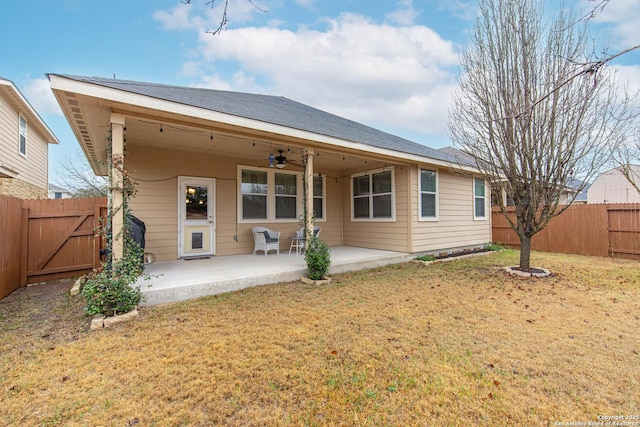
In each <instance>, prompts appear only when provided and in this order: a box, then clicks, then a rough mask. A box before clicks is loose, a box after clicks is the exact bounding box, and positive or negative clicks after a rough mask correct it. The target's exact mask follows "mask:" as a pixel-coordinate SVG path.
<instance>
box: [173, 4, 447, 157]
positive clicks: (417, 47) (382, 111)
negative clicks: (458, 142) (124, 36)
mask: <svg viewBox="0 0 640 427" xmlns="http://www.w3.org/2000/svg"><path fill="white" fill-rule="evenodd" d="M405 4H408V5H409V6H410V2H408V3H405ZM323 23H324V27H323V28H322V29H309V28H305V27H301V28H299V29H298V30H296V31H290V30H286V29H278V28H269V27H260V28H257V27H244V28H239V29H230V30H228V31H224V32H223V33H222V34H220V35H219V36H217V37H211V36H210V35H207V34H200V37H199V48H198V49H197V51H198V52H199V54H200V57H199V58H191V59H192V61H191V62H190V63H187V64H185V66H184V67H183V72H184V73H185V75H193V76H195V75H200V76H201V77H200V79H199V80H200V82H199V83H198V85H201V86H206V87H211V88H217V89H225V90H238V91H247V92H259V93H269V94H274V95H282V96H287V97H289V98H291V99H294V100H296V101H299V102H304V103H306V104H309V105H312V106H314V107H316V108H320V109H323V110H326V111H329V112H331V113H334V114H338V115H341V116H344V117H347V118H349V119H352V120H356V121H359V122H362V123H366V124H369V125H372V126H374V127H378V128H381V129H383V130H384V129H389V130H391V129H405V130H407V131H408V132H410V133H411V134H423V140H422V141H420V140H418V141H417V142H424V143H426V144H427V145H429V144H430V141H429V140H427V136H425V135H432V136H434V137H438V138H440V139H442V137H443V136H444V135H446V117H447V110H448V105H449V99H450V93H451V90H452V88H453V86H454V85H455V75H456V73H457V69H456V66H457V63H458V56H457V53H456V52H455V50H454V46H453V44H452V43H451V42H449V41H447V40H443V39H442V38H441V37H440V36H438V34H437V33H435V32H434V31H433V30H431V29H429V28H427V27H425V26H420V25H410V26H400V27H399V26H393V25H389V24H379V23H375V22H372V21H371V20H370V19H367V18H365V17H363V16H360V15H354V14H342V15H340V16H339V17H338V18H335V19H326V20H325V21H323ZM229 63H232V64H235V65H237V68H238V69H239V70H241V71H236V72H235V73H233V74H232V75H231V77H230V78H223V77H222V76H221V74H220V73H221V72H222V67H223V65H222V64H229ZM396 133H397V132H396ZM414 139H416V138H414Z"/></svg>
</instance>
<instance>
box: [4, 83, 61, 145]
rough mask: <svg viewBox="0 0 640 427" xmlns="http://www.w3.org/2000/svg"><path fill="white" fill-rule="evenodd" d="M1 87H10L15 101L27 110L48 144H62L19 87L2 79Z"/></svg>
mask: <svg viewBox="0 0 640 427" xmlns="http://www.w3.org/2000/svg"><path fill="white" fill-rule="evenodd" d="M0 86H6V87H8V88H9V89H10V90H11V91H12V92H13V95H14V97H15V99H16V100H17V101H18V103H19V104H21V107H22V108H21V109H22V110H26V113H27V115H30V116H32V117H33V118H34V119H35V122H36V123H35V126H36V129H39V130H41V131H43V133H44V134H45V137H46V139H47V140H48V141H47V144H58V143H60V140H58V138H57V137H56V136H55V135H54V134H53V131H52V130H51V129H50V128H49V126H48V125H47V124H46V123H45V122H44V120H42V117H40V114H38V112H37V111H36V110H35V108H33V106H32V105H31V104H30V103H29V101H27V98H25V97H24V95H22V92H20V90H19V89H18V87H17V86H16V85H15V84H13V82H12V81H11V80H7V79H3V78H0Z"/></svg>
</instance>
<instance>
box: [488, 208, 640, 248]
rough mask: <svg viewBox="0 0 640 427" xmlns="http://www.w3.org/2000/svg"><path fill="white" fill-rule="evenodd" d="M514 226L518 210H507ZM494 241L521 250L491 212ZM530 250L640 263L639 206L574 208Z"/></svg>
mask: <svg viewBox="0 0 640 427" xmlns="http://www.w3.org/2000/svg"><path fill="white" fill-rule="evenodd" d="M507 211H508V214H509V217H510V218H512V219H513V221H514V222H515V208H513V207H509V208H507ZM491 213H492V217H491V219H492V227H493V236H492V240H493V241H494V242H496V243H502V244H505V245H508V246H511V247H516V248H518V247H520V240H519V239H518V236H517V234H516V233H515V232H514V231H513V230H512V229H511V227H510V226H509V223H508V222H507V220H506V219H505V218H504V216H503V215H502V213H501V212H500V208H496V207H494V208H492V212H491ZM531 249H533V250H537V251H543V252H561V253H568V254H579V255H593V256H611V257H619V258H630V259H636V260H640V204H638V203H635V204H599V205H572V206H570V207H569V208H568V209H567V210H566V211H564V213H562V215H560V216H558V217H555V218H553V219H552V220H551V221H550V222H549V225H547V227H546V228H545V229H544V230H542V231H541V232H539V233H538V234H536V235H535V236H533V239H531Z"/></svg>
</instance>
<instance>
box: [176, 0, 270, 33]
mask: <svg viewBox="0 0 640 427" xmlns="http://www.w3.org/2000/svg"><path fill="white" fill-rule="evenodd" d="M246 1H248V2H249V3H250V4H251V5H252V6H253V7H254V8H256V10H259V11H260V12H263V13H266V12H267V11H266V10H264V9H261V8H260V7H258V5H257V4H256V3H255V2H254V1H253V0H246ZM180 3H182V4H191V0H181V1H180ZM205 4H206V5H207V6H210V7H211V8H212V9H213V8H214V7H215V5H216V0H208V1H206V3H205ZM227 24H229V0H224V5H223V6H222V13H221V15H220V23H219V24H218V27H216V29H215V30H208V31H207V33H208V34H211V35H214V36H215V35H217V34H220V32H222V30H223V29H225V28H226V27H227Z"/></svg>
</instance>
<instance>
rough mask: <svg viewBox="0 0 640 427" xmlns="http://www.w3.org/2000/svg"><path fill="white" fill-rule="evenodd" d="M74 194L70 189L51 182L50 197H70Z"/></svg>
mask: <svg viewBox="0 0 640 427" xmlns="http://www.w3.org/2000/svg"><path fill="white" fill-rule="evenodd" d="M72 197H73V195H72V194H71V192H70V191H69V190H66V189H64V188H62V187H58V186H57V185H55V184H49V198H50V199H70V198H72Z"/></svg>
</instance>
